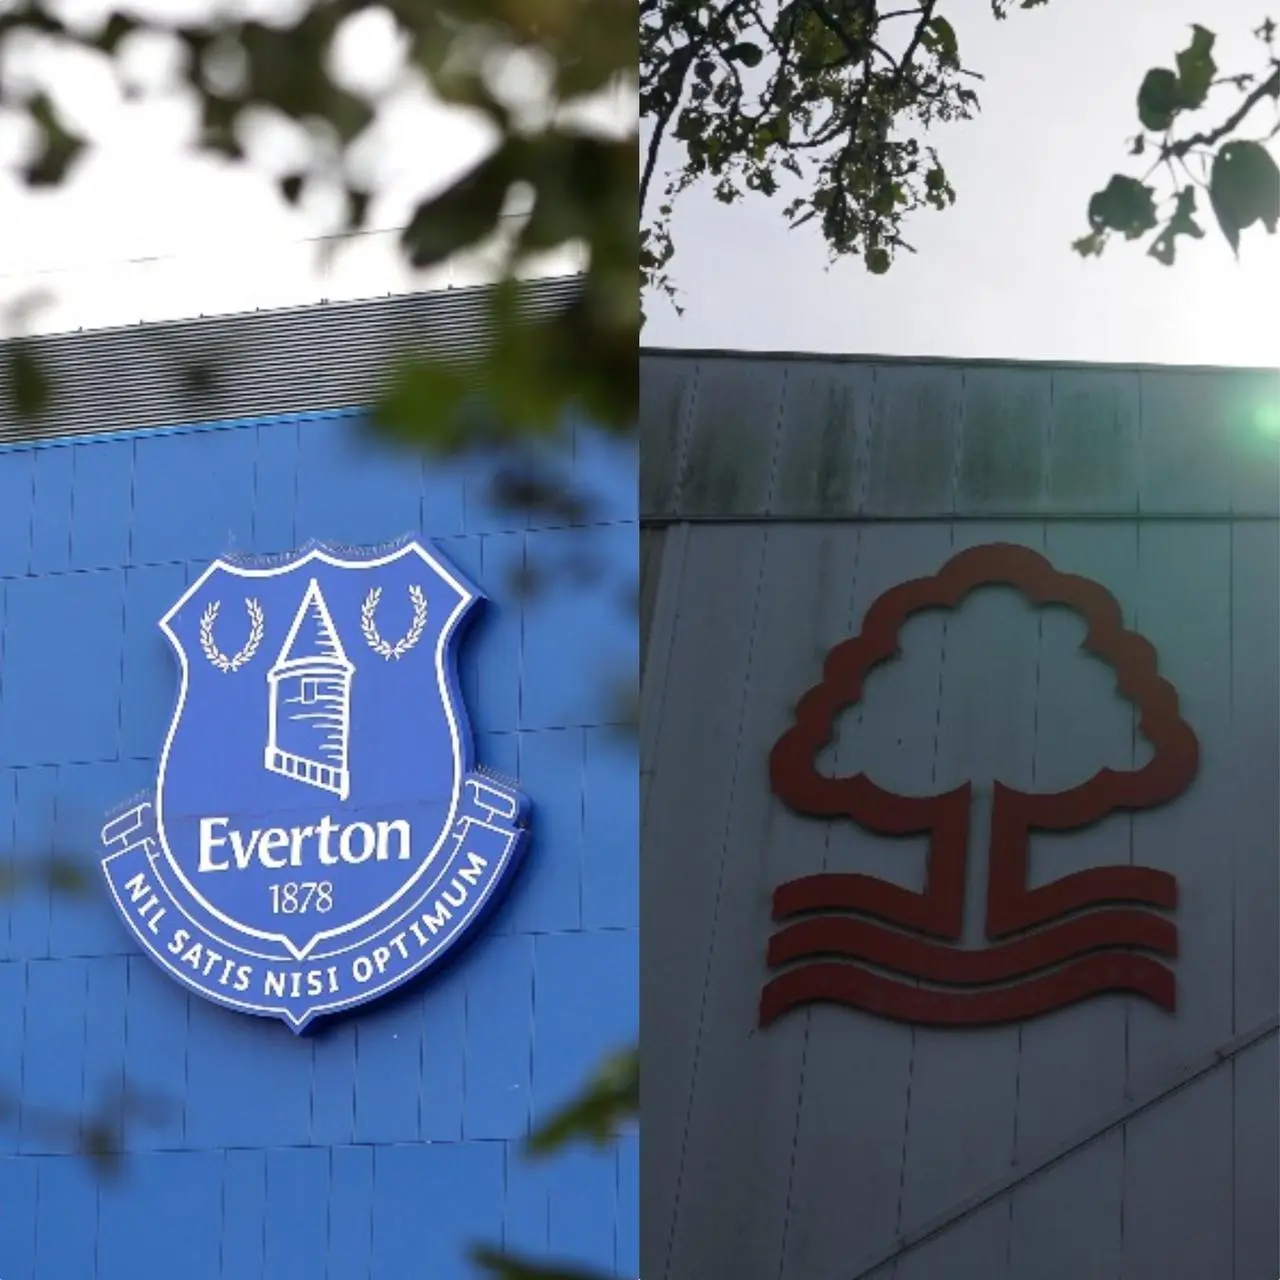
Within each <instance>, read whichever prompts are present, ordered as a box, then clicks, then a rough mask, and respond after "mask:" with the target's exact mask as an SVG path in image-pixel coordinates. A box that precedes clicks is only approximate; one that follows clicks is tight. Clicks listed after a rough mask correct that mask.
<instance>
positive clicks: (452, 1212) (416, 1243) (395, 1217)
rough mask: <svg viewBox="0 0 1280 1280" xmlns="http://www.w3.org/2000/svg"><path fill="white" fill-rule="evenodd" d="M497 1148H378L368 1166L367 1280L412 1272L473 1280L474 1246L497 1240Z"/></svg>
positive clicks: (394, 1279) (395, 1278)
mask: <svg viewBox="0 0 1280 1280" xmlns="http://www.w3.org/2000/svg"><path fill="white" fill-rule="evenodd" d="M504 1154H505V1153H504V1150H503V1144H502V1143H500V1142H441V1143H434V1144H431V1145H429V1146H398V1147H397V1146H393V1147H379V1148H378V1149H377V1151H376V1152H375V1154H374V1162H373V1197H374V1205H373V1280H401V1277H403V1276H407V1275H412V1274H414V1272H415V1271H417V1272H419V1273H422V1272H426V1273H427V1274H429V1275H430V1276H431V1277H432V1280H473V1278H474V1275H475V1268H474V1266H473V1264H472V1263H471V1261H470V1259H469V1258H468V1257H467V1252H468V1250H469V1249H470V1248H471V1247H472V1246H473V1245H474V1244H476V1243H488V1244H493V1243H496V1242H497V1241H499V1240H501V1238H502V1184H503V1176H502V1175H503V1158H504Z"/></svg>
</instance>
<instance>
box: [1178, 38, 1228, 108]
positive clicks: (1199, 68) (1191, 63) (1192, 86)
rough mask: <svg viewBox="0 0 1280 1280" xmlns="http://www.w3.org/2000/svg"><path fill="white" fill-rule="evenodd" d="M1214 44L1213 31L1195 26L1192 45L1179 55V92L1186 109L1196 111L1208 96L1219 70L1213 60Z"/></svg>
mask: <svg viewBox="0 0 1280 1280" xmlns="http://www.w3.org/2000/svg"><path fill="white" fill-rule="evenodd" d="M1213 44H1214V34H1213V32H1212V31H1208V30H1206V29H1205V28H1204V27H1201V26H1193V27H1192V28H1191V43H1190V44H1189V45H1188V46H1187V47H1186V48H1185V49H1184V50H1183V51H1182V52H1181V53H1180V54H1178V57H1177V63H1178V90H1179V95H1180V97H1181V99H1182V102H1181V105H1182V106H1183V107H1184V108H1190V109H1194V108H1196V107H1198V106H1200V105H1201V104H1202V103H1203V102H1204V100H1205V98H1206V97H1207V96H1208V93H1209V86H1210V85H1212V84H1213V77H1214V75H1215V74H1216V73H1217V70H1218V67H1217V64H1216V63H1215V62H1214V60H1213Z"/></svg>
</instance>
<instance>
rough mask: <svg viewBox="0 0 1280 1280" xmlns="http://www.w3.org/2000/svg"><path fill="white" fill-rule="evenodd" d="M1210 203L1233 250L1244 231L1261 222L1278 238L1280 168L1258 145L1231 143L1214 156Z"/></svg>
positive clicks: (1241, 141)
mask: <svg viewBox="0 0 1280 1280" xmlns="http://www.w3.org/2000/svg"><path fill="white" fill-rule="evenodd" d="M1209 200H1210V203H1211V204H1212V205H1213V212H1214V214H1215V215H1216V216H1217V219H1218V225H1219V226H1220V227H1221V228H1222V234H1223V235H1224V236H1226V238H1227V242H1228V243H1229V244H1230V245H1231V248H1232V249H1233V250H1236V251H1238V250H1239V248H1240V232H1241V231H1243V230H1244V229H1245V228H1246V227H1251V226H1252V225H1253V224H1254V223H1255V222H1261V223H1262V225H1263V226H1264V227H1265V228H1266V229H1267V233H1268V234H1269V235H1274V234H1275V230H1276V224H1277V221H1278V220H1280V169H1277V167H1276V162H1275V161H1274V160H1273V159H1272V158H1271V155H1270V153H1269V152H1268V151H1267V149H1266V148H1265V147H1264V146H1262V145H1261V144H1260V143H1257V142H1248V141H1244V140H1240V141H1236V142H1228V143H1227V144H1226V145H1225V146H1224V147H1223V148H1222V149H1221V150H1220V151H1219V152H1218V154H1217V155H1216V156H1215V157H1214V161H1213V170H1212V172H1211V174H1210V178H1209Z"/></svg>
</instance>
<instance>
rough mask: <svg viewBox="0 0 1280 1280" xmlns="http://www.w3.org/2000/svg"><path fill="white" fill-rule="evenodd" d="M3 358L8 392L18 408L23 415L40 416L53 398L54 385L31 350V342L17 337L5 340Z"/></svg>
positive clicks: (21, 416) (21, 415) (25, 416)
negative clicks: (6, 341) (8, 340)
mask: <svg viewBox="0 0 1280 1280" xmlns="http://www.w3.org/2000/svg"><path fill="white" fill-rule="evenodd" d="M4 358H5V364H6V366H7V369H6V373H7V375H8V376H7V382H8V391H9V396H10V398H11V399H12V401H13V407H14V410H15V412H16V413H17V415H18V416H19V417H20V418H35V417H38V416H39V415H40V414H41V413H43V412H44V410H45V409H46V408H47V407H48V405H49V402H50V400H51V399H52V398H53V387H52V385H51V384H50V382H49V378H48V375H47V374H46V373H45V371H44V369H43V368H42V367H41V365H40V362H39V361H38V360H37V359H36V358H35V355H34V354H33V353H32V350H31V345H30V343H29V342H28V341H26V340H25V339H23V338H15V339H14V340H13V341H11V342H9V343H7V344H6V346H5V351H4Z"/></svg>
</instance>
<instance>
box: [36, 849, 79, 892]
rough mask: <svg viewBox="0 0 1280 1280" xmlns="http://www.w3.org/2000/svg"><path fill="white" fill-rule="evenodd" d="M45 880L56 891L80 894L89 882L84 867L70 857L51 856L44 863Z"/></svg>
mask: <svg viewBox="0 0 1280 1280" xmlns="http://www.w3.org/2000/svg"><path fill="white" fill-rule="evenodd" d="M44 873H45V881H46V883H47V884H48V885H49V888H51V889H53V890H55V891H56V892H58V893H69V894H81V893H84V892H85V891H86V890H87V889H88V888H89V884H90V880H89V877H88V875H87V874H86V872H85V869H84V868H83V867H82V866H81V865H80V864H79V863H77V862H75V861H74V860H73V859H71V858H64V857H53V858H50V859H49V861H48V862H47V863H46V864H45V868H44Z"/></svg>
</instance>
